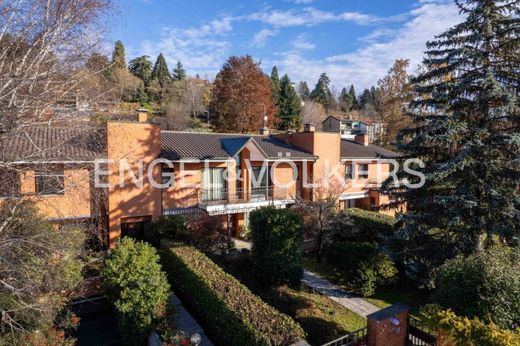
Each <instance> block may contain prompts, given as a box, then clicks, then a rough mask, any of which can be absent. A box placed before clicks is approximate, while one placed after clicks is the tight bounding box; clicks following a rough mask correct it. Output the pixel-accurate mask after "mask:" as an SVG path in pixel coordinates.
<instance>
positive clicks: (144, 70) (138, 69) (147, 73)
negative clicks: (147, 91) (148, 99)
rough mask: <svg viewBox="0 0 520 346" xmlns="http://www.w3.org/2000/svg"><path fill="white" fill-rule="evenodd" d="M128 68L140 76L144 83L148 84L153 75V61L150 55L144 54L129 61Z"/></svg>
mask: <svg viewBox="0 0 520 346" xmlns="http://www.w3.org/2000/svg"><path fill="white" fill-rule="evenodd" d="M128 69H129V70H130V72H132V74H133V75H134V76H136V77H138V78H140V79H141V80H142V81H143V82H144V85H148V82H149V81H150V78H151V77H152V62H151V61H150V57H149V56H148V55H143V56H140V57H137V58H135V59H132V60H130V62H129V63H128Z"/></svg>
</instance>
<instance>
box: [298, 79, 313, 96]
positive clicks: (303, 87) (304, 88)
mask: <svg viewBox="0 0 520 346" xmlns="http://www.w3.org/2000/svg"><path fill="white" fill-rule="evenodd" d="M298 94H299V95H300V98H301V99H302V100H308V99H310V97H311V91H310V90H309V86H308V85H307V82H306V81H301V82H300V84H298Z"/></svg>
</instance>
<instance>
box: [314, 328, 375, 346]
mask: <svg viewBox="0 0 520 346" xmlns="http://www.w3.org/2000/svg"><path fill="white" fill-rule="evenodd" d="M367 344H368V341H367V327H365V328H361V329H358V330H356V331H354V332H352V333H350V334H347V335H345V336H342V337H341V338H338V339H336V340H332V341H331V342H327V343H326V344H323V345H321V346H365V345H367Z"/></svg>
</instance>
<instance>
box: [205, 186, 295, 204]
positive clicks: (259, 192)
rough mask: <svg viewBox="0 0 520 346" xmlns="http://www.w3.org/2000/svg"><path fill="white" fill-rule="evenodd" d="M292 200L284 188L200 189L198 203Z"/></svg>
mask: <svg viewBox="0 0 520 346" xmlns="http://www.w3.org/2000/svg"><path fill="white" fill-rule="evenodd" d="M289 199H292V198H291V196H290V195H289V191H288V189H286V188H280V187H274V186H269V187H254V188H250V189H241V188H238V189H234V190H229V189H223V188H219V189H201V190H200V202H199V204H202V205H211V204H229V203H254V202H263V201H274V200H277V201H280V200H289Z"/></svg>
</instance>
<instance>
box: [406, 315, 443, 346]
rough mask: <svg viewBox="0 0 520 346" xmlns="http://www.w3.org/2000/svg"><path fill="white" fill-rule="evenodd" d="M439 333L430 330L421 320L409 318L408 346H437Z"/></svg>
mask: <svg viewBox="0 0 520 346" xmlns="http://www.w3.org/2000/svg"><path fill="white" fill-rule="evenodd" d="M436 335H437V331H435V330H432V329H431V328H429V327H428V326H427V325H426V324H425V323H424V322H422V321H421V320H419V319H417V318H415V317H412V316H410V317H409V318H408V345H409V346H436V345H437V336H436Z"/></svg>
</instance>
